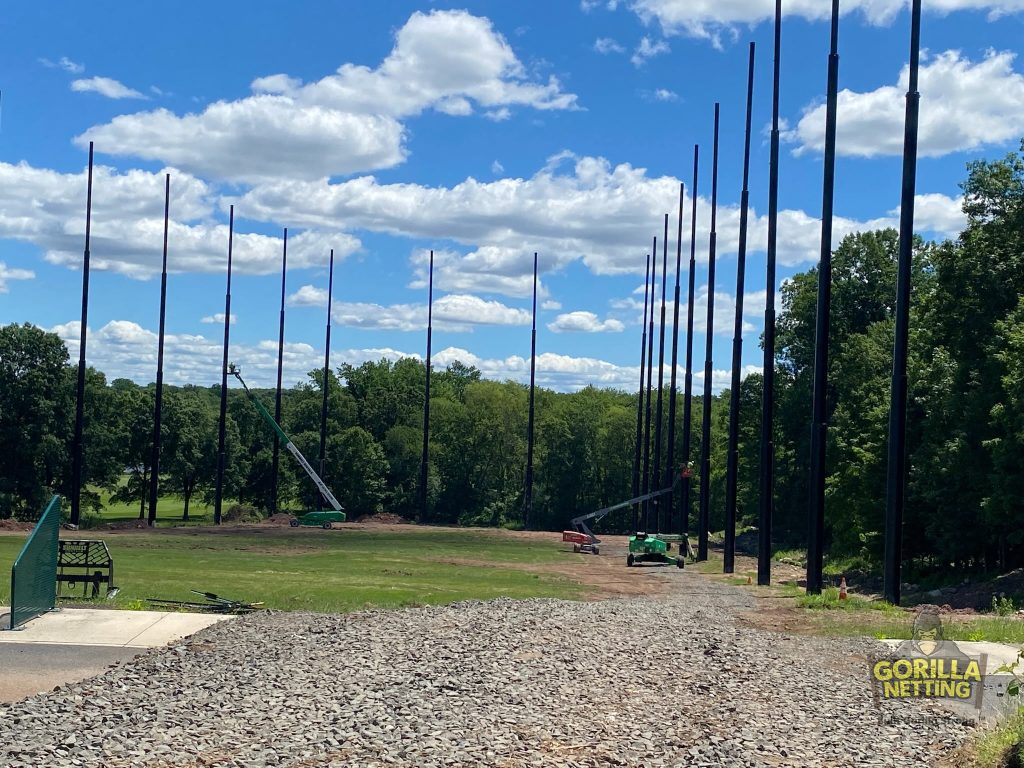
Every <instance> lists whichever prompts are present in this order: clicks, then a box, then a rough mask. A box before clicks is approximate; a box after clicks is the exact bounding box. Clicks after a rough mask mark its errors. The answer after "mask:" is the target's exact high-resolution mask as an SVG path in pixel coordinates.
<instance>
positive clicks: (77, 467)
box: [71, 141, 93, 525]
mask: <svg viewBox="0 0 1024 768" xmlns="http://www.w3.org/2000/svg"><path fill="white" fill-rule="evenodd" d="M92 149H93V147H92V142H91V141H90V142H89V176H88V181H87V182H86V188H85V189H86V191H85V255H84V258H83V261H82V325H81V328H79V336H80V338H79V341H78V389H77V391H76V397H75V437H74V442H73V443H72V445H71V524H72V525H78V523H79V520H80V519H81V495H82V493H81V489H82V426H83V420H84V411H83V408H84V406H85V341H86V331H87V330H88V328H89V240H90V236H91V234H92Z"/></svg>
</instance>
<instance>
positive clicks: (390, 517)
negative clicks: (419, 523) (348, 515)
mask: <svg viewBox="0 0 1024 768" xmlns="http://www.w3.org/2000/svg"><path fill="white" fill-rule="evenodd" d="M356 522H357V523H379V524H381V525H412V524H413V523H412V521H411V520H406V519H405V518H404V517H402V516H401V515H396V514H393V513H391V512H381V513H379V514H376V515H363V516H362V517H357V518H356Z"/></svg>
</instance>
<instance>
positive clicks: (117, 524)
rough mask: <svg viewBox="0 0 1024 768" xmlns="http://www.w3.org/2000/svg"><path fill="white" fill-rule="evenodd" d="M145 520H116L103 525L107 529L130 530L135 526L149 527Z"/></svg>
mask: <svg viewBox="0 0 1024 768" xmlns="http://www.w3.org/2000/svg"><path fill="white" fill-rule="evenodd" d="M148 527H149V525H147V523H146V521H145V520H115V521H114V522H112V523H107V524H106V525H104V526H102V528H103V529H104V530H107V531H130V530H133V529H135V528H148Z"/></svg>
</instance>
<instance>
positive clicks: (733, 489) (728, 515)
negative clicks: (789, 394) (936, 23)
mask: <svg viewBox="0 0 1024 768" xmlns="http://www.w3.org/2000/svg"><path fill="white" fill-rule="evenodd" d="M753 109H754V44H753V43H751V44H750V63H749V64H748V68H747V122H746V131H745V133H744V138H743V190H742V191H741V192H740V237H739V247H738V249H737V252H736V317H735V321H734V324H733V332H732V384H731V389H730V391H729V447H728V451H727V453H726V470H725V558H724V560H723V573H732V572H733V570H734V568H735V565H736V495H737V484H738V482H739V477H738V476H739V463H740V448H739V439H740V438H739V436H740V386H741V382H740V366H741V365H742V357H743V282H744V278H745V277H746V275H745V272H746V267H747V210H748V208H749V206H750V190H749V188H748V187H749V182H750V118H751V113H752V112H753Z"/></svg>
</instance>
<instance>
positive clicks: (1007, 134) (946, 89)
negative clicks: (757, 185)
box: [786, 51, 1024, 157]
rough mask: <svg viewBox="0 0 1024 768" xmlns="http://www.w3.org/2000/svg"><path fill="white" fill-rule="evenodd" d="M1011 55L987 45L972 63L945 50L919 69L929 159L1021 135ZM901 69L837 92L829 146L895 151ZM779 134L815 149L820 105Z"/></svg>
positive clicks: (922, 144)
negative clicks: (866, 87) (869, 86)
mask: <svg viewBox="0 0 1024 768" xmlns="http://www.w3.org/2000/svg"><path fill="white" fill-rule="evenodd" d="M1015 56H1016V55H1015V54H1014V53H1011V52H1010V51H1002V52H996V51H989V52H988V53H987V54H986V55H985V58H984V59H983V60H981V61H978V62H972V61H971V60H969V59H967V58H964V56H963V55H962V54H961V53H960V52H959V51H946V52H944V53H940V54H939V55H937V56H935V57H931V58H929V59H928V60H926V61H925V63H924V64H923V65H922V67H921V72H920V83H919V89H920V92H921V107H920V115H921V116H920V126H919V134H918V153H919V154H920V155H921V156H923V157H937V156H940V155H945V154H948V153H950V152H958V151H963V150H971V149H977V148H979V147H983V146H986V145H991V144H1001V143H1004V142H1007V141H1009V140H1011V139H1017V138H1019V137H1020V136H1021V135H1022V134H1024V75H1021V74H1020V73H1018V72H1014V70H1013V61H1014V58H1015ZM908 79H909V71H908V69H907V67H906V66H904V67H903V70H902V71H901V72H900V75H899V79H898V81H897V83H896V85H885V86H882V87H880V88H877V89H875V90H874V91H869V92H867V93H857V92H854V91H851V90H848V89H844V90H842V91H840V92H839V101H838V115H839V122H838V130H837V136H836V149H837V152H838V153H839V154H841V155H853V156H858V157H875V156H877V155H900V154H902V153H903V123H904V117H905V104H906V101H905V97H906V92H907V87H908V86H907V83H908ZM786 139H787V140H789V141H793V142H796V143H798V147H797V149H796V152H797V154H799V153H802V152H807V151H815V152H821V151H822V150H823V148H824V142H825V106H824V105H823V104H819V105H816V106H813V107H810V108H808V109H806V110H805V111H804V115H803V117H801V118H800V122H799V123H798V124H797V126H796V127H795V128H794V129H793V130H792V131H789V132H787V134H786Z"/></svg>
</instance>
